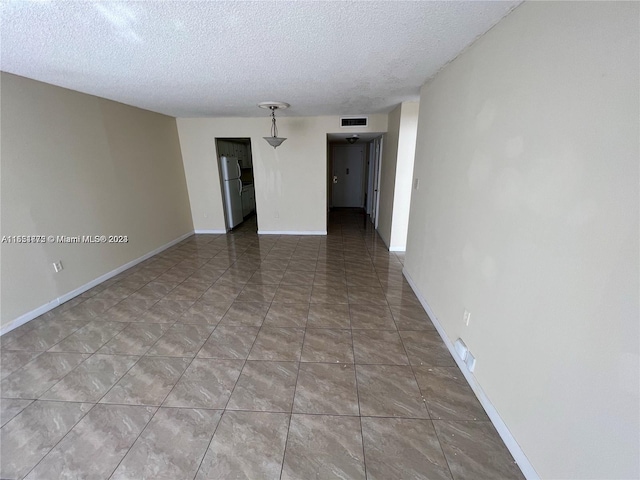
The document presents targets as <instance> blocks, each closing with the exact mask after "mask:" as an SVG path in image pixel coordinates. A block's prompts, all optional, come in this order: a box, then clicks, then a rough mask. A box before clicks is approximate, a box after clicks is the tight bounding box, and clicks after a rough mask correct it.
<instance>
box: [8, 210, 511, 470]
mask: <svg viewBox="0 0 640 480" xmlns="http://www.w3.org/2000/svg"><path fill="white" fill-rule="evenodd" d="M255 230H256V227H255V217H254V219H252V220H249V221H247V222H245V224H243V225H242V226H241V227H240V228H239V229H238V230H236V231H234V232H232V233H230V234H227V235H194V236H191V237H189V238H188V239H186V240H185V241H183V242H181V243H180V244H178V245H176V246H174V247H172V248H170V249H168V250H165V251H164V252H162V253H161V254H158V255H156V256H154V257H152V258H150V259H148V260H146V261H145V262H143V263H141V264H139V265H137V266H136V267H133V268H131V269H129V270H127V271H126V272H123V273H122V274H120V275H118V276H117V277H114V278H112V279H111V280H108V281H107V282H104V283H103V284H101V285H99V286H97V287H95V288H93V289H92V290H90V291H88V292H86V293H84V294H83V295H81V296H79V297H77V298H75V299H73V300H71V301H69V302H67V303H65V304H63V305H62V306H60V307H59V308H57V309H55V310H53V311H51V312H49V313H47V314H45V315H42V316H41V317H39V318H37V319H35V320H33V321H31V322H29V323H27V324H25V325H23V326H21V327H19V328H17V329H16V330H13V331H11V332H9V333H7V334H6V335H4V336H2V337H1V341H2V352H1V355H2V357H1V361H2V364H1V370H0V372H1V376H2V383H1V394H2V397H3V398H2V402H1V407H2V408H1V413H2V417H1V418H2V425H3V426H2V430H1V441H2V443H1V445H2V447H1V448H2V451H1V453H2V463H1V468H0V477H2V478H3V479H4V478H6V479H10V478H11V479H13V478H24V477H25V476H26V477H27V478H30V479H32V478H33V479H35V478H45V479H53V478H55V479H65V478H105V479H107V478H112V479H125V478H127V479H143V478H153V479H161V478H166V479H171V480H177V479H182V478H184V479H194V478H196V479H209V478H210V479H213V478H216V479H230V478H248V479H252V480H255V479H278V478H282V479H301V480H303V479H304V480H306V479H312V478H319V479H329V478H342V479H346V478H349V479H364V478H369V479H383V480H389V479H403V478H410V479H417V478H424V479H427V478H428V479H452V478H453V479H456V480H458V479H519V478H523V477H522V475H521V473H520V471H519V469H518V467H517V466H516V465H515V464H514V462H513V458H512V457H511V455H510V454H509V452H508V451H507V449H506V448H505V446H504V444H503V443H502V441H501V439H500V438H499V436H498V435H497V433H496V431H495V429H494V428H493V426H492V424H491V423H490V422H489V419H488V417H487V416H486V414H485V413H484V411H483V409H482V407H481V406H480V404H479V403H478V401H477V400H476V398H475V396H474V395H473V392H472V391H471V389H470V388H469V386H468V385H467V383H466V381H465V379H464V377H463V375H462V374H461V373H460V371H459V370H458V368H457V366H456V364H455V362H454V361H453V359H452V358H451V356H450V354H449V352H448V351H447V349H446V347H445V346H444V344H443V342H442V340H441V339H440V337H439V335H438V333H437V332H436V330H435V328H434V327H433V325H432V324H431V322H430V320H429V318H428V317H427V315H426V314H425V312H424V310H423V309H422V307H421V305H420V303H419V301H418V299H417V298H416V297H415V295H414V294H413V292H412V291H411V288H410V287H409V285H408V283H407V282H406V281H405V280H404V278H403V276H402V257H401V256H399V255H395V254H393V253H389V252H388V251H387V250H386V248H385V246H384V244H383V242H382V240H381V239H380V237H379V236H378V235H377V233H376V232H375V230H373V229H372V227H371V224H369V223H367V224H366V227H365V222H364V221H363V217H362V214H361V213H359V212H358V211H352V210H344V211H338V212H333V213H332V214H331V216H330V221H329V229H328V231H329V234H328V235H327V236H326V237H324V236H309V237H307V236H258V235H257V234H256V233H255Z"/></svg>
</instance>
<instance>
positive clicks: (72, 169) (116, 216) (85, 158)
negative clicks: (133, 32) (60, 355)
mask: <svg viewBox="0 0 640 480" xmlns="http://www.w3.org/2000/svg"><path fill="white" fill-rule="evenodd" d="M1 82H2V83H1V87H2V103H1V110H2V112H1V114H2V117H1V120H2V124H1V127H2V130H1V134H2V235H83V234H84V235H102V234H104V235H112V234H117V235H128V237H129V243H127V244H112V245H106V244H105V245H103V244H100V245H95V244H94V245H87V244H84V245H70V244H66V245H64V244H49V243H47V244H32V245H17V244H3V245H2V279H3V283H2V326H3V327H6V326H7V325H8V324H9V323H10V322H12V321H13V320H14V319H16V318H18V317H19V316H21V315H23V314H25V313H27V312H29V311H31V310H34V309H35V308H37V307H40V306H41V305H43V304H46V303H47V302H50V301H53V300H55V299H57V298H58V297H60V296H62V295H64V294H66V293H68V292H71V291H72V290H74V289H76V288H78V287H80V286H82V285H84V284H86V283H87V282H89V281H91V280H93V279H95V278H97V277H99V276H101V275H103V274H105V273H108V272H110V271H112V270H114V269H116V268H118V267H119V266H121V265H123V264H125V263H127V262H129V261H131V260H134V259H136V258H138V257H140V256H142V255H144V254H146V253H148V252H150V251H152V250H154V249H156V248H158V247H160V246H162V245H164V244H166V243H168V242H170V241H172V240H174V239H176V238H178V237H180V236H181V235H183V234H186V233H188V232H190V231H191V230H193V225H192V222H191V213H190V208H189V199H188V195H187V188H186V182H185V177H184V169H183V166H182V161H181V154H180V145H179V142H178V134H177V129H176V122H175V119H173V118H171V117H167V116H164V115H159V114H156V113H152V112H148V111H145V110H140V109H138V108H134V107H129V106H126V105H123V104H120V103H116V102H112V101H109V100H105V99H102V98H98V97H93V96H90V95H85V94H82V93H78V92H74V91H71V90H66V89H63V88H59V87H55V86H52V85H48V84H45V83H41V82H36V81H34V80H28V79H25V78H22V77H17V76H14V75H10V74H5V73H2V76H1ZM57 260H61V261H62V264H63V266H64V270H63V271H62V272H60V273H54V271H53V267H52V263H53V262H54V261H57Z"/></svg>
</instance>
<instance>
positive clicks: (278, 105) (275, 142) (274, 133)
mask: <svg viewBox="0 0 640 480" xmlns="http://www.w3.org/2000/svg"><path fill="white" fill-rule="evenodd" d="M258 106H259V107H260V108H266V109H269V110H271V136H270V137H262V138H264V139H265V140H266V141H267V142H268V143H269V145H271V146H272V147H273V148H274V149H275V148H277V147H279V146H280V145H282V142H284V141H285V140H286V138H283V137H279V136H278V126H277V125H276V110H278V109H284V108H289V104H288V103H284V102H262V103H259V104H258Z"/></svg>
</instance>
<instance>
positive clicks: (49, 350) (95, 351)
mask: <svg viewBox="0 0 640 480" xmlns="http://www.w3.org/2000/svg"><path fill="white" fill-rule="evenodd" d="M93 321H95V320H92V321H91V322H93ZM91 322H89V323H91ZM114 323H120V324H122V325H124V327H123V328H122V329H120V330H118V332H117V333H116V334H115V335H113V336H112V337H110V338H109V339H107V341H106V342H104V343H103V344H102V345H100V346H99V347H98V348H97V349H96V350H94V351H93V352H77V351H57V352H52V351H51V349H52V348H54V347H55V346H57V345H60V344H61V343H62V342H64V340H66V339H67V338H69V337H70V336H71V335H74V334H75V333H77V332H78V331H79V330H76V332H74V333H72V334H71V335H69V337H66V338H65V339H63V340H60V341H59V342H58V343H56V344H55V345H53V346H52V347H51V348H49V349H48V350H45V352H48V353H84V354H90V355H94V354H96V353H97V352H98V350H100V349H101V348H102V347H104V346H105V345H106V344H107V343H109V342H110V341H111V340H113V339H114V338H115V337H117V336H118V335H119V334H120V333H122V332H123V331H124V329H125V328H127V327H128V326H129V325H131V324H130V323H127V322H114ZM87 325H89V324H87ZM87 325H85V327H86V326H87ZM85 327H82V328H85ZM82 328H80V330H82Z"/></svg>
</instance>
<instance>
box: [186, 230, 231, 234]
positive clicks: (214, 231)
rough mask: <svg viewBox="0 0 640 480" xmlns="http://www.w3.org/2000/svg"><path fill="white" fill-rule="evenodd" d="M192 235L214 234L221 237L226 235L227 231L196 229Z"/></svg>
mask: <svg viewBox="0 0 640 480" xmlns="http://www.w3.org/2000/svg"><path fill="white" fill-rule="evenodd" d="M194 233H198V234H200V233H215V234H222V235H224V234H225V233H227V231H226V230H215V229H214V230H206V229H205V230H202V229H197V230H195V231H194Z"/></svg>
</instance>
